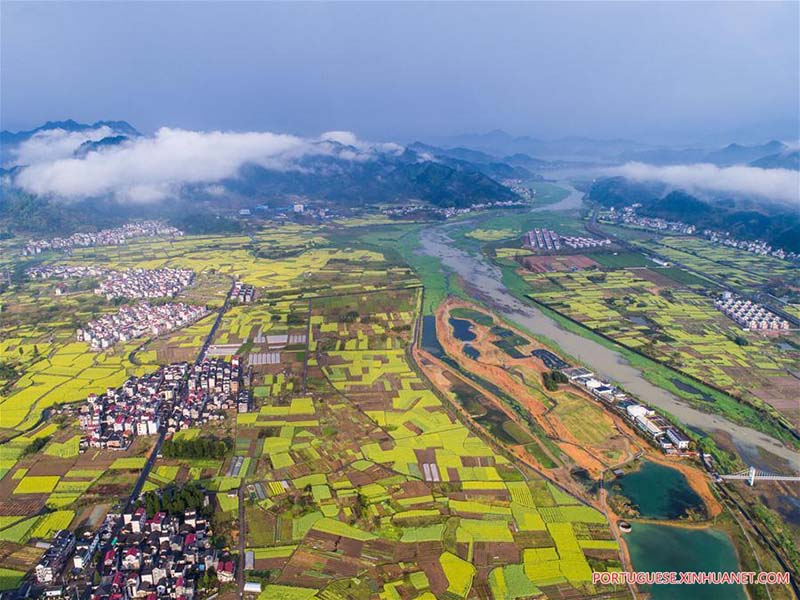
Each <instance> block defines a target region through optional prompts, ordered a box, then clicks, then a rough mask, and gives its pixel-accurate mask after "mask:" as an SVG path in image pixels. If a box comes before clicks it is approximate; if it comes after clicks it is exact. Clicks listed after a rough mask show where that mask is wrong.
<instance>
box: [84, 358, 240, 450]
mask: <svg viewBox="0 0 800 600" xmlns="http://www.w3.org/2000/svg"><path fill="white" fill-rule="evenodd" d="M241 378H242V370H241V367H240V365H239V358H238V357H235V356H234V357H232V359H231V362H227V361H224V360H222V359H218V358H214V359H204V360H203V361H201V362H199V363H197V364H195V365H192V366H189V365H188V364H187V363H175V364H172V365H169V366H166V367H163V368H161V369H159V370H158V371H156V372H154V373H150V374H148V375H143V376H141V377H131V378H130V379H128V381H126V382H125V383H124V384H123V385H122V387H120V388H117V389H114V388H109V389H108V390H106V393H105V394H101V395H99V396H98V395H97V394H89V396H88V398H87V402H86V404H84V405H83V406H82V407H81V410H80V416H79V422H80V426H81V429H82V430H83V431H84V432H85V437H84V438H83V439H82V440H81V447H82V448H87V447H91V448H101V449H111V450H127V449H128V448H129V447H130V446H131V444H132V442H133V440H134V439H135V438H136V437H137V436H146V435H157V434H158V433H159V432H160V431H161V430H162V429H164V430H165V431H166V432H167V433H170V434H172V433H175V432H177V431H181V430H183V429H188V428H190V427H192V426H194V425H197V424H205V423H208V422H210V421H218V420H222V419H224V418H225V413H226V412H227V411H228V410H230V409H232V408H234V406H236V407H237V408H239V403H240V401H241V400H242V398H243V397H242V395H241V393H240V382H241ZM245 397H246V396H245ZM242 408H243V409H244V410H241V409H239V412H247V410H248V408H249V401H245V405H244V406H243V407H242Z"/></svg>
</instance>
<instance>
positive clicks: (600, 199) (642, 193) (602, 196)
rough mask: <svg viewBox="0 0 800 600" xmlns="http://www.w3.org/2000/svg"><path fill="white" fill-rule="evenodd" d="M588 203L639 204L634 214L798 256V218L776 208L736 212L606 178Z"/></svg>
mask: <svg viewBox="0 0 800 600" xmlns="http://www.w3.org/2000/svg"><path fill="white" fill-rule="evenodd" d="M588 196H589V199H590V200H591V201H592V202H596V203H597V204H599V205H601V206H604V207H612V206H613V207H616V208H619V207H622V206H630V205H632V204H636V203H639V204H641V207H640V208H639V209H638V210H637V213H638V214H640V215H643V216H647V217H660V218H662V219H667V220H670V221H683V222H684V223H689V224H691V225H694V226H696V227H698V228H701V229H706V228H707V229H715V230H719V231H728V232H730V234H731V235H732V236H734V237H736V238H739V239H752V240H754V239H760V240H764V241H766V242H768V243H769V244H771V245H773V246H775V247H778V248H783V249H784V250H787V251H791V252H800V215H799V214H798V211H796V210H792V209H791V208H789V207H781V206H778V205H768V206H767V205H764V206H761V207H752V208H751V207H748V208H746V209H743V208H737V206H736V204H735V203H733V202H711V201H706V200H702V199H700V198H697V197H695V196H693V195H691V194H688V193H686V192H684V191H680V190H674V191H671V192H669V193H666V187H665V186H663V185H661V184H648V183H638V182H635V181H630V180H628V179H625V178H624V177H609V178H607V179H601V180H598V181H596V182H595V183H594V184H593V185H592V187H591V188H590V190H589V194H588Z"/></svg>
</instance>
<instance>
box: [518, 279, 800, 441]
mask: <svg viewBox="0 0 800 600" xmlns="http://www.w3.org/2000/svg"><path fill="white" fill-rule="evenodd" d="M523 278H524V279H525V281H526V282H527V283H528V284H529V285H530V295H531V297H532V298H533V299H535V300H536V301H537V302H541V303H542V304H545V305H547V306H548V307H550V308H552V309H553V310H556V311H558V312H559V313H561V314H564V315H565V316H567V317H569V318H571V319H573V320H575V321H578V322H580V323H581V324H582V325H585V326H586V327H589V328H590V329H592V330H594V331H597V332H598V333H600V334H602V335H605V336H607V337H609V338H611V339H613V340H614V341H616V342H617V343H620V344H622V345H623V346H626V347H628V348H631V349H633V350H636V351H637V352H641V353H642V354H645V355H647V356H650V357H652V358H655V359H656V360H659V361H660V362H663V363H665V364H667V365H669V366H670V367H672V368H674V369H677V370H679V371H681V372H683V373H685V374H688V375H690V376H691V377H694V378H696V379H698V380H700V381H708V382H713V385H714V386H716V387H718V388H721V389H723V390H724V391H726V392H728V393H729V394H731V395H734V396H737V397H743V398H745V399H746V400H747V401H748V402H749V403H751V404H753V405H754V406H756V407H758V408H760V409H764V410H771V411H773V413H774V414H776V415H778V414H782V415H783V417H784V418H786V419H787V421H788V422H791V423H793V424H794V427H798V424H800V420H799V419H800V413H798V411H797V407H796V403H795V402H794V401H793V398H795V397H796V394H797V392H798V390H799V389H800V388H798V387H797V386H796V385H794V386H793V385H792V384H791V383H790V379H791V378H790V377H789V376H788V371H789V370H790V369H791V368H792V365H794V364H797V360H798V358H799V357H800V355H799V354H798V353H797V352H796V351H792V350H785V349H782V348H780V347H778V346H777V345H776V344H775V343H774V341H773V340H772V339H770V338H765V337H762V336H760V335H758V334H757V333H745V332H742V331H741V330H740V329H739V328H738V327H737V326H736V324H735V323H734V322H732V321H731V320H730V319H728V318H726V317H725V316H724V315H722V314H721V313H720V312H719V311H718V310H716V309H715V308H714V304H713V298H711V297H710V296H709V295H707V293H706V292H705V291H704V289H703V288H702V287H699V286H693V285H692V286H686V285H684V284H681V283H678V282H677V281H675V280H674V279H672V278H670V277H665V276H664V275H662V274H661V272H660V271H659V270H658V269H652V270H651V269H614V270H605V271H599V270H590V271H580V272H565V271H559V272H551V273H546V274H545V273H528V272H525V273H523ZM699 399H701V397H698V400H699Z"/></svg>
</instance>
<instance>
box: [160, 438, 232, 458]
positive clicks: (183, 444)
mask: <svg viewBox="0 0 800 600" xmlns="http://www.w3.org/2000/svg"><path fill="white" fill-rule="evenodd" d="M232 448H233V442H232V441H231V440H230V439H229V438H225V439H219V438H215V437H211V436H201V437H198V438H194V439H191V440H188V439H180V438H179V439H171V440H167V441H165V442H164V445H163V446H162V447H161V453H162V454H163V455H164V456H165V457H166V458H223V457H225V455H227V454H228V452H230V450H231V449H232Z"/></svg>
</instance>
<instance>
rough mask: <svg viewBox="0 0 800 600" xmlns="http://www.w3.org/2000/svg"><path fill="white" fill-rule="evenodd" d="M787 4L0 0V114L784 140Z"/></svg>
mask: <svg viewBox="0 0 800 600" xmlns="http://www.w3.org/2000/svg"><path fill="white" fill-rule="evenodd" d="M799 21H800V3H798V2H787V3H773V2H770V3H766V2H765V3H761V2H759V3H725V2H714V3H709V4H704V3H685V2H676V3H664V4H660V3H648V2H639V3H631V2H621V3H604V2H592V3H577V2H564V3H544V2H541V3H514V4H504V3H488V4H483V3H468V4H462V3H456V2H443V3H435V4H434V3H414V2H402V3H389V2H380V3H241V4H240V3H234V2H210V3H192V2H182V3H174V4H173V3H167V2H150V3H125V2H109V3H104V2H92V3H87V4H82V3H76V2H69V3H67V2H52V3H42V4H40V3H36V2H7V1H3V2H2V5H1V6H0V84H1V85H0V121H1V122H2V123H1V125H2V128H4V129H10V130H20V129H27V128H32V127H35V126H36V125H38V124H41V123H43V122H45V121H47V120H56V119H66V118H73V119H76V120H79V121H83V122H94V121H96V120H103V119H121V120H127V121H129V122H130V123H132V124H133V125H134V126H135V127H137V128H138V129H140V130H141V131H143V132H145V133H148V134H153V133H155V132H156V131H157V130H158V129H159V128H160V127H170V128H178V129H187V130H195V131H197V130H199V131H212V130H223V131H239V132H244V131H273V132H280V133H290V134H294V135H298V136H310V137H316V136H319V135H320V134H321V133H322V132H325V131H331V130H346V131H352V132H355V133H356V134H357V135H358V136H359V137H360V138H363V139H370V140H379V141H390V140H391V141H398V142H408V141H411V140H414V139H425V140H431V141H436V140H437V139H441V138H445V137H446V136H450V135H456V134H461V133H470V132H484V131H489V130H492V129H496V128H500V129H504V130H506V131H508V132H510V133H512V134H514V135H531V136H534V137H540V138H545V139H552V138H557V137H561V136H573V135H576V136H587V137H595V138H616V137H625V138H632V139H638V140H644V141H651V142H653V141H665V142H670V143H672V142H686V143H689V142H696V141H707V140H712V139H713V140H714V141H722V140H728V141H734V140H736V141H743V142H752V141H758V140H766V139H769V138H772V137H778V138H781V139H793V138H794V139H796V138H797V137H798V122H799V117H798V110H800V109H799V107H800V28H798V22H799Z"/></svg>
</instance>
